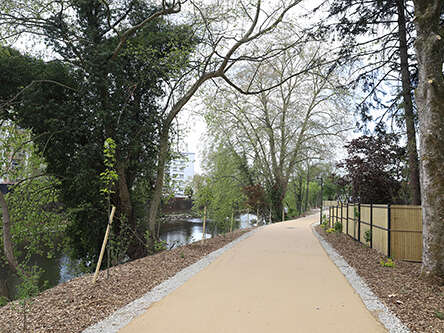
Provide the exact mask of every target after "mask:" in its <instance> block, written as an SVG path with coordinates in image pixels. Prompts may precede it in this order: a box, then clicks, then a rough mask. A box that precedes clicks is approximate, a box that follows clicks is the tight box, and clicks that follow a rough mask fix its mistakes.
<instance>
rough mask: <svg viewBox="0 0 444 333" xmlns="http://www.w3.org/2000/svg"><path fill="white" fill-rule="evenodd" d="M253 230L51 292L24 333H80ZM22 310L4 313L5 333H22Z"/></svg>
mask: <svg viewBox="0 0 444 333" xmlns="http://www.w3.org/2000/svg"><path fill="white" fill-rule="evenodd" d="M250 230H251V229H242V230H237V231H234V232H233V233H231V234H226V235H225V237H224V236H216V237H214V238H212V239H207V240H206V242H205V244H204V245H201V244H200V242H196V243H193V244H189V245H186V246H182V247H178V248H175V249H173V250H171V251H163V252H160V253H158V254H155V255H152V256H148V257H145V258H142V259H138V260H134V261H132V262H128V263H126V264H123V265H119V266H116V267H112V268H110V277H109V279H106V271H102V272H101V273H100V275H99V279H98V280H97V282H96V284H94V285H92V284H91V280H92V275H91V274H88V275H84V276H82V277H79V278H75V279H73V280H71V281H68V282H66V283H64V284H61V285H58V286H56V287H54V288H51V289H48V290H46V291H44V292H43V293H41V294H40V295H39V296H37V297H36V298H34V299H33V300H32V304H31V305H30V307H29V312H28V313H27V314H26V331H27V332H33V333H37V332H45V333H48V332H64V333H68V332H81V331H82V330H84V329H85V328H87V327H88V326H91V325H93V324H95V323H97V322H99V321H100V320H102V319H104V318H106V317H108V316H109V315H111V314H112V313H113V312H114V311H116V310H117V309H119V308H121V307H123V306H125V305H126V304H128V303H130V302H132V301H133V300H135V299H137V298H139V297H141V296H143V295H144V294H145V293H147V292H148V291H150V290H151V289H152V288H154V287H155V286H157V285H159V284H160V283H162V282H163V281H165V280H167V279H168V278H170V277H172V276H174V275H175V274H176V273H177V272H179V271H181V270H182V269H184V268H185V267H187V266H189V265H191V264H193V263H195V262H197V261H198V260H199V259H201V258H202V257H204V256H205V255H207V254H209V253H211V252H213V251H215V250H217V249H219V248H221V247H223V246H224V245H226V244H228V243H229V242H231V241H232V240H234V239H235V238H237V237H239V236H241V235H242V234H244V233H245V232H247V231H250ZM14 304H15V305H14ZM14 308H15V309H14ZM20 309H21V308H20V306H19V305H18V304H17V302H12V303H9V304H8V305H6V306H3V307H1V308H0V332H1V333H9V332H22V329H23V312H21V311H20Z"/></svg>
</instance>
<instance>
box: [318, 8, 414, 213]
mask: <svg viewBox="0 0 444 333" xmlns="http://www.w3.org/2000/svg"><path fill="white" fill-rule="evenodd" d="M412 12H413V10H412V6H411V1H408V0H407V1H406V0H396V1H380V0H374V1H366V2H365V3H364V2H360V1H354V0H347V1H342V0H338V1H334V2H333V3H332V4H331V5H330V7H329V18H330V20H326V21H325V22H329V23H323V24H321V31H322V32H326V31H327V32H328V33H332V31H336V32H337V34H338V37H339V38H341V40H342V45H341V48H340V49H339V51H338V58H339V59H340V62H341V63H342V64H345V63H349V64H350V63H352V64H354V65H353V66H354V67H356V69H355V73H356V75H351V77H352V80H351V82H350V84H351V85H352V86H354V87H355V88H358V87H360V88H361V89H362V91H363V93H364V97H363V99H362V102H361V103H359V104H358V112H360V114H361V118H362V119H363V120H364V122H367V121H370V120H373V119H374V118H375V116H374V114H375V112H374V110H375V109H382V111H383V115H382V116H380V118H379V120H378V126H377V128H378V127H379V126H381V125H382V124H384V121H385V119H387V118H390V117H391V118H392V121H393V119H394V120H395V121H396V123H397V124H398V125H401V127H405V129H406V134H407V151H408V165H409V187H410V194H411V203H412V204H414V205H419V204H420V203H421V195H420V185H419V162H418V153H417V147H416V127H415V126H416V125H415V122H416V114H415V112H416V110H415V103H414V100H413V90H414V87H415V85H416V78H417V66H416V57H415V54H414V51H413V42H414V37H413V36H414V34H412V31H413V21H412V19H413V13H412ZM333 18H337V19H338V20H337V21H335V22H332V23H331V22H330V21H331V19H333ZM388 88H391V90H392V91H391V92H390V93H391V95H393V96H394V97H391V98H388V96H387V90H388Z"/></svg>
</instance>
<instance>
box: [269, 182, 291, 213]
mask: <svg viewBox="0 0 444 333" xmlns="http://www.w3.org/2000/svg"><path fill="white" fill-rule="evenodd" d="M286 192H287V182H286V181H285V180H283V179H281V178H280V177H277V179H275V182H274V184H273V186H272V189H271V204H272V212H273V221H282V210H283V208H284V198H285V193H286Z"/></svg>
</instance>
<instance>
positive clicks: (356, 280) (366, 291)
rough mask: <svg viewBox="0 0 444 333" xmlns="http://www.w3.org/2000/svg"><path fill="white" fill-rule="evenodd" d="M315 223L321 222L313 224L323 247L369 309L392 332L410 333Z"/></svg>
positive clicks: (315, 233) (314, 231)
mask: <svg viewBox="0 0 444 333" xmlns="http://www.w3.org/2000/svg"><path fill="white" fill-rule="evenodd" d="M315 225H319V222H317V223H315V224H313V225H312V229H313V233H314V235H315V236H316V237H317V238H318V239H319V241H320V242H321V245H322V247H323V248H324V249H325V251H326V252H327V254H328V255H329V256H330V258H331V260H332V261H333V262H334V263H335V265H336V266H337V267H338V269H339V270H340V271H341V272H342V274H343V275H344V276H345V277H346V278H347V280H348V282H349V283H350V284H351V286H352V287H353V289H355V290H356V292H357V293H358V294H359V296H360V297H361V299H362V301H363V303H364V304H365V306H366V307H367V309H368V310H369V311H370V312H371V313H373V314H374V315H375V316H376V317H377V318H378V320H379V321H380V322H381V323H382V324H383V325H384V326H385V327H386V328H387V330H388V331H389V332H390V333H409V332H410V330H409V329H408V328H407V327H406V326H405V325H404V324H402V322H401V321H400V320H399V318H398V317H396V316H395V315H394V314H393V313H392V312H391V311H390V310H389V309H388V308H387V307H386V306H385V305H384V304H383V303H382V302H381V301H380V300H379V298H378V297H377V296H376V295H375V294H374V293H373V292H372V291H371V289H370V288H369V287H368V286H367V284H366V283H365V282H364V281H363V280H362V279H361V277H360V276H359V275H358V274H357V273H356V271H355V270H354V269H353V267H351V266H350V265H349V264H348V263H347V261H345V259H344V258H343V257H342V256H341V255H340V254H339V253H338V252H336V250H335V249H334V248H333V247H332V246H331V245H330V244H329V243H328V241H326V240H325V239H324V238H323V237H322V236H321V235H320V234H319V233H318V232H317V231H316V229H315Z"/></svg>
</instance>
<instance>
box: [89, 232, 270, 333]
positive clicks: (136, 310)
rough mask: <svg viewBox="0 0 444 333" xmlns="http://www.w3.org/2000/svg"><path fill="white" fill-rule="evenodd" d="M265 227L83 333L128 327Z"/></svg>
mask: <svg viewBox="0 0 444 333" xmlns="http://www.w3.org/2000/svg"><path fill="white" fill-rule="evenodd" d="M262 228H263V227H258V228H255V229H254V230H252V231H249V232H247V233H245V234H243V235H242V236H240V237H238V238H236V239H235V240H234V241H232V242H230V243H228V244H227V245H225V246H224V247H221V248H220V249H218V250H216V251H213V252H211V253H210V254H208V255H206V256H205V257H203V258H202V259H200V260H199V261H198V262H196V263H194V264H192V265H190V266H188V267H186V268H184V269H183V270H181V271H180V272H178V273H177V274H176V275H174V276H173V277H171V278H169V279H168V280H166V281H164V282H162V283H161V284H159V285H158V286H156V287H154V288H153V289H152V290H150V291H149V292H147V293H146V294H145V295H144V296H142V297H140V298H138V299H136V300H134V301H132V302H131V303H129V304H127V305H125V306H124V307H122V308H120V309H119V310H117V311H116V312H114V313H113V314H112V315H111V316H109V317H107V318H105V319H104V320H102V321H100V322H98V323H96V324H94V325H92V326H90V327H88V328H86V329H85V330H83V332H82V333H116V332H118V331H119V330H120V329H121V328H123V327H124V326H126V325H128V324H129V322H130V321H131V320H133V319H134V318H135V317H137V316H139V315H141V314H142V313H143V312H145V311H146V310H147V309H148V308H149V306H150V305H151V304H152V303H154V302H158V301H160V300H161V299H162V298H164V297H165V296H167V295H168V294H170V293H171V292H173V291H174V290H176V289H177V288H179V287H180V286H182V285H183V284H184V283H185V282H186V281H188V280H189V279H190V278H191V277H192V276H193V275H195V274H197V273H199V272H200V271H201V270H202V269H204V268H205V267H207V266H208V265H209V264H211V263H212V262H213V261H214V260H216V259H217V258H218V257H219V256H220V255H222V253H224V252H225V251H227V250H229V249H230V248H232V247H233V246H234V245H236V244H237V243H239V242H241V241H243V240H244V239H246V238H248V237H250V236H251V235H253V234H254V233H256V232H257V231H258V230H260V229H262Z"/></svg>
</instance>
